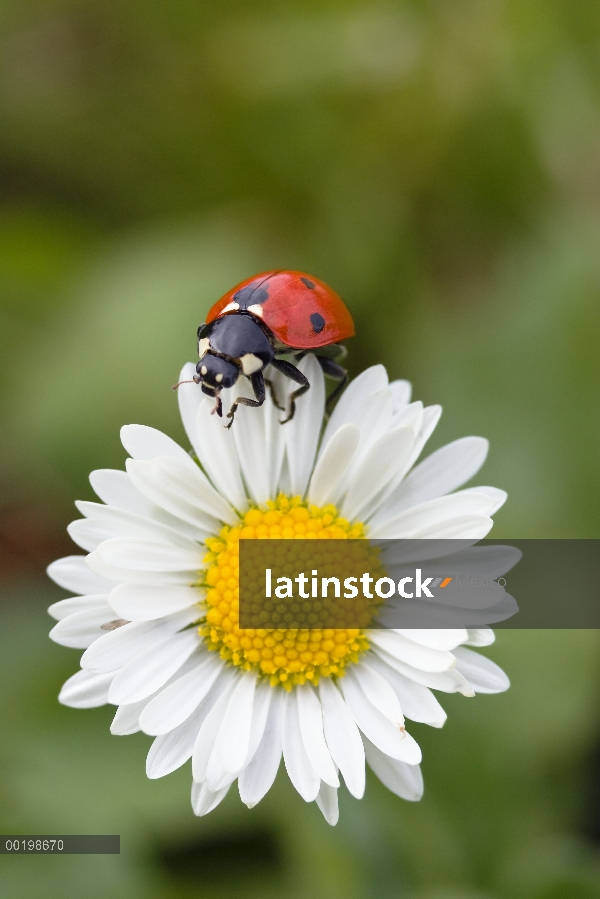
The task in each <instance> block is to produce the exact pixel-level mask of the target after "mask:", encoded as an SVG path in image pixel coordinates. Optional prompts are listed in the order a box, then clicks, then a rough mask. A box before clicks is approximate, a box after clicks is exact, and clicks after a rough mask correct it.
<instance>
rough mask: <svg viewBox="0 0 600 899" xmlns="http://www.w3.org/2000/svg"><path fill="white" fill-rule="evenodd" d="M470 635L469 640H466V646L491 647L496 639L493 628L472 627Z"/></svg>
mask: <svg viewBox="0 0 600 899" xmlns="http://www.w3.org/2000/svg"><path fill="white" fill-rule="evenodd" d="M468 634H469V639H468V640H465V646H491V645H492V643H493V642H494V640H495V639H496V634H495V633H494V631H493V630H492V629H491V627H470V628H468Z"/></svg>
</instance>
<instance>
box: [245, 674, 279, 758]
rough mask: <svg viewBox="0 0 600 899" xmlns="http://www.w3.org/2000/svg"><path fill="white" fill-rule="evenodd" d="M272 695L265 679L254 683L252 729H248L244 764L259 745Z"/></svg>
mask: <svg viewBox="0 0 600 899" xmlns="http://www.w3.org/2000/svg"><path fill="white" fill-rule="evenodd" d="M272 696H273V688H272V687H271V685H270V684H269V683H267V682H266V681H261V682H259V683H258V684H257V685H256V690H255V691H254V709H253V712H252V729H251V731H250V741H249V743H248V754H247V756H246V762H245V763H246V765H248V764H250V762H251V761H252V759H253V758H254V754H255V753H256V750H257V749H258V747H259V746H260V742H261V740H262V738H263V734H264V732H265V727H266V726H267V718H268V715H269V708H270V707H271V698H272Z"/></svg>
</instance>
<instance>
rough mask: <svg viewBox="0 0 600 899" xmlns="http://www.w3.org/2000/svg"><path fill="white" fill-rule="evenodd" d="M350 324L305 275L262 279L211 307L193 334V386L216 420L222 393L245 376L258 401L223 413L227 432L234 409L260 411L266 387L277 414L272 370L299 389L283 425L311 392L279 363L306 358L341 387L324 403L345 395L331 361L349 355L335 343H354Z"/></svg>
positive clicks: (330, 295)
mask: <svg viewBox="0 0 600 899" xmlns="http://www.w3.org/2000/svg"><path fill="white" fill-rule="evenodd" d="M353 334H354V323H353V321H352V317H351V315H350V313H349V312H348V310H347V308H346V306H345V305H344V303H343V302H342V300H341V299H340V298H339V296H338V295H337V294H336V293H334V291H333V290H332V289H331V288H330V287H328V286H327V285H326V284H324V283H323V281H319V280H318V279H317V278H313V277H312V275H306V274H304V273H303V272H293V271H271V272H263V273H262V274H260V275H255V276H254V277H252V278H248V279H247V280H246V281H242V283H241V284H238V285H237V286H236V287H234V288H233V289H232V290H230V291H229V292H228V293H226V294H225V295H224V296H223V297H221V299H220V300H219V301H218V302H217V303H215V305H214V306H213V307H212V309H211V310H210V312H209V313H208V317H207V319H206V323H205V324H203V325H200V327H199V328H198V356H199V357H200V361H199V362H198V364H197V366H196V374H195V375H194V381H195V382H196V383H197V384H200V385H201V386H202V392H203V393H205V394H207V395H208V396H212V397H214V398H215V400H216V404H215V408H214V410H213V411H214V412H216V413H217V414H218V415H219V416H222V414H223V412H222V405H221V398H220V393H221V390H223V389H224V388H227V387H233V386H234V384H235V383H236V381H237V379H238V378H239V376H240V375H245V376H246V377H247V378H248V380H249V381H250V384H251V385H252V389H253V392H254V396H255V399H248V398H247V397H238V398H237V399H236V400H235V401H234V402H233V403H232V406H231V409H230V411H229V413H228V418H229V419H230V422H229V424H228V425H227V427H228V428H230V427H231V425H232V424H233V418H234V415H235V412H236V409H237V407H238V406H239V405H244V406H262V404H263V403H264V401H265V384H267V385H268V386H269V387H270V389H271V394H272V396H273V401H274V403H275V405H277V406H278V408H280V409H281V408H282V407H281V406H280V405H279V403H278V402H277V399H276V397H275V396H274V394H273V389H272V385H271V384H270V382H269V381H266V380H265V377H264V375H263V372H264V369H265V368H266V367H267V366H268V365H272V366H273V368H276V369H277V370H278V371H280V372H281V373H282V374H284V375H286V377H288V378H290V379H291V380H292V381H295V382H296V383H297V384H299V385H300V386H299V387H298V389H297V390H295V391H294V392H293V393H292V395H291V397H290V409H289V413H288V415H287V418H285V419H284V421H283V422H282V424H283V423H284V422H286V421H290V419H292V418H293V416H294V411H295V401H296V399H297V398H298V397H299V396H301V395H302V394H303V393H306V391H307V390H308V389H309V387H310V382H309V381H308V378H306V377H305V376H304V375H303V374H302V372H301V371H300V370H299V369H298V368H297V367H296V366H295V365H294V364H293V363H292V362H289V361H288V360H287V359H282V358H281V357H282V356H292V357H294V358H295V361H298V360H299V359H300V358H301V357H302V356H303V355H305V354H306V353H307V352H309V351H316V352H315V356H316V358H317V360H318V362H319V364H320V366H321V368H322V369H323V372H324V374H326V375H327V376H328V377H330V378H332V379H333V380H335V381H338V382H339V383H338V386H337V387H336V389H335V390H334V392H333V393H332V394H331V396H330V397H329V400H332V399H334V398H335V396H337V395H338V394H339V392H340V391H341V390H342V389H343V387H344V385H345V383H346V380H347V373H346V370H345V369H344V368H343V367H342V366H341V365H340V364H339V362H338V361H336V359H341V358H343V357H344V355H345V353H346V350H345V348H344V347H343V346H340V345H339V344H338V341H339V340H343V339H344V338H346V337H352V336H353Z"/></svg>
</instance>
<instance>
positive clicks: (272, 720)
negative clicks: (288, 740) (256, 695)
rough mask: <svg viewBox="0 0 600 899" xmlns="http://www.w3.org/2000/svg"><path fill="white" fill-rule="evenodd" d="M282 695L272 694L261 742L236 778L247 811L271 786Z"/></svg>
mask: <svg viewBox="0 0 600 899" xmlns="http://www.w3.org/2000/svg"><path fill="white" fill-rule="evenodd" d="M282 724H283V691H282V690H276V691H273V696H272V698H271V704H270V707H269V715H268V718H267V723H266V726H265V731H264V734H263V738H262V740H261V741H260V744H259V746H258V749H257V750H256V752H255V753H254V755H253V757H252V760H251V761H250V763H249V764H248V765H247V766H246V767H245V768H244V770H243V771H242V773H241V774H240V776H239V778H238V787H239V791H240V799H241V800H242V802H243V803H244V805H247V806H248V808H254V806H255V805H256V804H257V803H259V802H260V800H261V799H262V798H263V796H264V795H265V794H266V793H268V791H269V790H270V789H271V787H272V786H273V782H274V781H275V777H276V775H277V770H278V768H279V763H280V762H281V755H282Z"/></svg>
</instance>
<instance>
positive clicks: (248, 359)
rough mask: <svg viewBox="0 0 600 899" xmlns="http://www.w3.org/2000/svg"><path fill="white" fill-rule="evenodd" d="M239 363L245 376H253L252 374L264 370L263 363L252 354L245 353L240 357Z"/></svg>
mask: <svg viewBox="0 0 600 899" xmlns="http://www.w3.org/2000/svg"><path fill="white" fill-rule="evenodd" d="M240 362H241V364H242V371H243V372H244V374H245V375H253V374H254V372H256V371H260V369H261V368H264V362H263V361H262V359H259V358H258V356H255V355H254V353H245V354H244V355H243V356H240Z"/></svg>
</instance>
